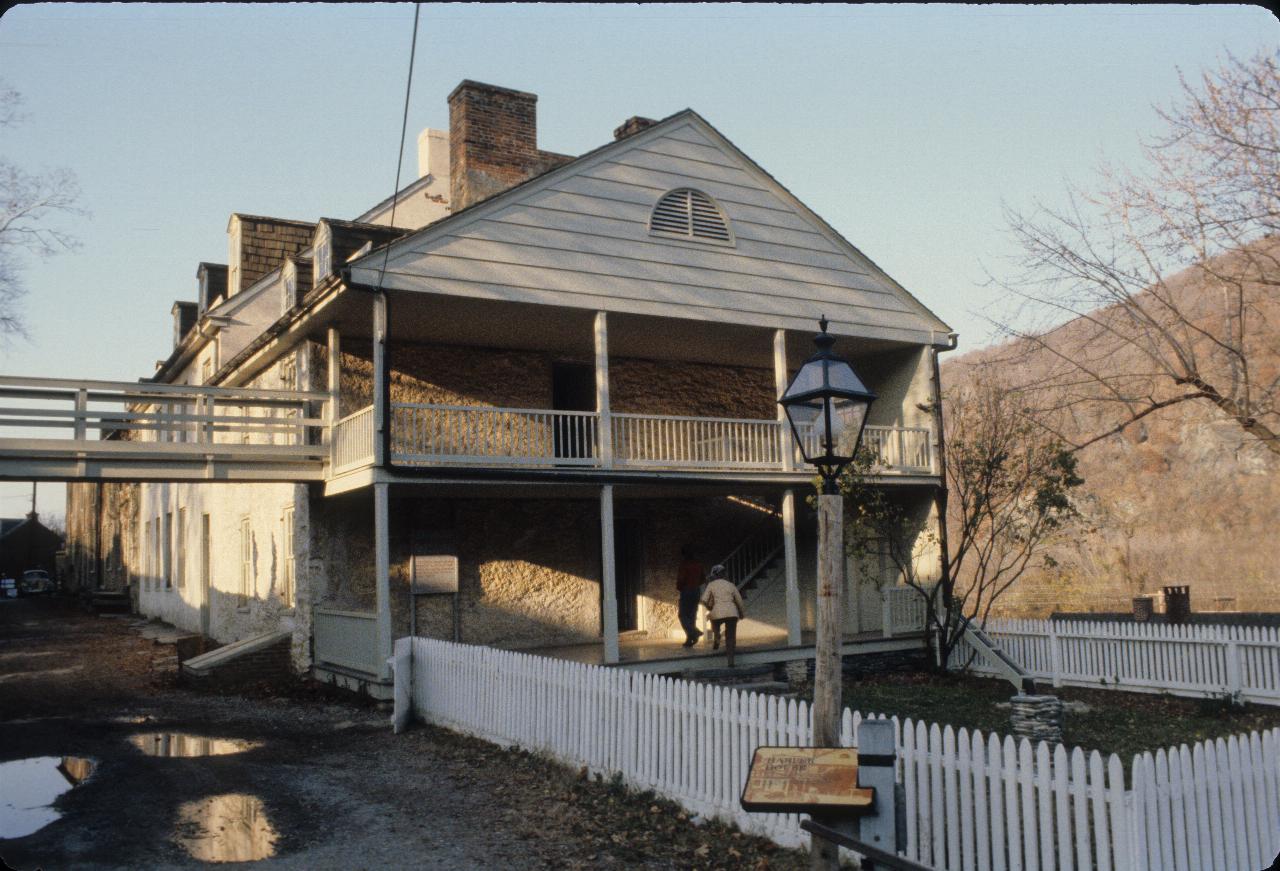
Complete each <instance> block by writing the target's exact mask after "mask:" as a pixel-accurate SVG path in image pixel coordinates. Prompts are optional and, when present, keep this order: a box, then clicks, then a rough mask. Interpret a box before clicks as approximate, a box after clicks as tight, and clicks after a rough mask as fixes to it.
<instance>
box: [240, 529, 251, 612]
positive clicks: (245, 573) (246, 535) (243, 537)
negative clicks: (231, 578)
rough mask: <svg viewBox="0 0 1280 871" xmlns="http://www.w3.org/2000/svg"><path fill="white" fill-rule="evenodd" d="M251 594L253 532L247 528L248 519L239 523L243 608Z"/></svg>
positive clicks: (241, 598) (241, 600) (241, 603)
mask: <svg viewBox="0 0 1280 871" xmlns="http://www.w3.org/2000/svg"><path fill="white" fill-rule="evenodd" d="M252 594H253V532H252V530H251V529H250V528H249V518H248V517H245V518H243V519H242V520H241V521H240V596H239V602H240V605H241V606H242V607H243V606H244V605H247V604H249V597H250V596H251V595H252Z"/></svg>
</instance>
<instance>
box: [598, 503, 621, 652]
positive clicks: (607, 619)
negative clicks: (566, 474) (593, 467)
mask: <svg viewBox="0 0 1280 871" xmlns="http://www.w3.org/2000/svg"><path fill="white" fill-rule="evenodd" d="M613 556H614V551H613V485H612V484H605V485H604V486H603V487H601V488H600V599H601V607H600V610H601V612H602V615H603V616H602V617H601V619H602V621H603V623H604V625H603V626H602V627H601V631H602V634H603V635H604V661H605V662H606V663H614V662H617V661H618V580H617V571H616V567H615V566H614V561H613Z"/></svg>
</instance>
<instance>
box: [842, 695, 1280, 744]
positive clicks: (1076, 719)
mask: <svg viewBox="0 0 1280 871" xmlns="http://www.w3.org/2000/svg"><path fill="white" fill-rule="evenodd" d="M1048 691H1050V692H1052V693H1053V694H1054V695H1057V696H1059V697H1060V698H1061V699H1063V701H1066V702H1083V703H1084V704H1085V705H1087V706H1088V708H1089V709H1088V710H1087V711H1078V710H1067V711H1066V712H1064V714H1063V732H1064V740H1065V742H1066V744H1067V746H1069V747H1074V746H1079V747H1082V748H1084V749H1085V750H1086V751H1087V750H1098V751H1100V752H1101V753H1103V754H1104V755H1106V754H1108V753H1118V754H1120V758H1121V759H1122V760H1123V761H1124V762H1125V766H1126V767H1128V763H1129V760H1130V758H1131V757H1132V756H1133V755H1134V754H1135V753H1140V752H1142V751H1145V750H1151V751H1154V750H1157V749H1158V748H1161V747H1176V746H1177V745H1179V744H1191V743H1194V742H1196V741H1204V740H1206V739H1209V738H1225V737H1227V736H1229V735H1235V734H1238V733H1241V732H1249V731H1251V730H1258V731H1261V730H1263V729H1270V728H1274V727H1276V726H1280V707H1272V706H1267V705H1247V706H1245V707H1244V708H1235V709H1233V708H1231V707H1229V706H1227V705H1225V704H1223V703H1221V702H1218V701H1217V700H1214V699H1183V698H1175V697H1173V696H1167V695H1148V694H1143V693H1126V692H1119V691H1116V690H1089V689H1079V688H1075V687H1062V688H1060V689H1057V690H1048ZM1013 694H1014V690H1013V687H1012V686H1010V685H1009V684H1008V683H1005V682H1004V681H997V680H990V679H987V678H977V677H962V676H955V677H944V676H939V675H933V674H917V673H894V674H883V675H876V676H873V677H863V678H857V679H852V678H850V679H846V681H845V685H844V704H845V706H846V707H849V708H852V709H853V710H856V711H861V712H863V713H877V714H886V715H889V716H893V715H895V714H896V715H897V716H898V717H899V718H905V717H910V718H911V719H913V720H923V721H925V722H927V723H939V724H950V725H952V726H954V727H956V728H957V729H958V728H960V727H962V726H963V727H964V728H967V729H969V730H973V729H981V730H982V732H983V733H989V732H996V733H999V734H1001V735H1007V734H1009V731H1010V730H1009V709H1008V708H1007V707H1005V708H1001V707H997V705H999V704H1001V703H1007V702H1008V701H1009V698H1010V697H1011V696H1012V695H1013Z"/></svg>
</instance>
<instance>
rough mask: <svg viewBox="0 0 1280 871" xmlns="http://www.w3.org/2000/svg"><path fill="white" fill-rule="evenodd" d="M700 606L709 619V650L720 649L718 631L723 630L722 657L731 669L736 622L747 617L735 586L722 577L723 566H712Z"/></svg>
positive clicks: (736, 636)
mask: <svg viewBox="0 0 1280 871" xmlns="http://www.w3.org/2000/svg"><path fill="white" fill-rule="evenodd" d="M708 577H709V578H710V581H709V583H708V584H707V589H706V591H705V592H704V593H703V594H702V604H703V605H704V606H706V609H707V611H708V612H710V613H709V614H708V616H709V617H710V618H711V638H712V642H711V649H712V650H719V649H720V630H721V628H723V629H724V655H725V659H726V660H727V661H728V665H729V667H730V668H733V652H734V648H735V647H736V646H737V641H738V621H739V620H741V619H742V618H744V617H746V616H747V610H746V608H745V607H744V606H743V604H742V594H741V593H739V592H738V586H737V584H735V583H733V581H730V580H729V579H728V578H726V577H725V576H724V566H712V567H711V572H710V574H709V576H708Z"/></svg>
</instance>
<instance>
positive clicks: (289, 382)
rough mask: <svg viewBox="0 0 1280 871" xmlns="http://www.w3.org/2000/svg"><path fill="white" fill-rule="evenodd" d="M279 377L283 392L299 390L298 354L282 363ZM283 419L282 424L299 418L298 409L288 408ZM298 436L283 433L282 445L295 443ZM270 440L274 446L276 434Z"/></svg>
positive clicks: (288, 357)
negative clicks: (295, 437)
mask: <svg viewBox="0 0 1280 871" xmlns="http://www.w3.org/2000/svg"><path fill="white" fill-rule="evenodd" d="M278 375H279V377H280V388H281V389H282V390H297V389H298V357H297V355H296V354H289V355H287V356H286V357H284V359H282V360H281V361H280V366H279V370H278ZM281 417H283V418H284V420H280V421H278V422H279V423H281V424H283V423H285V422H286V421H289V420H293V419H296V418H297V417H298V409H296V408H286V409H285V410H284V414H283V415H281ZM298 434H299V433H298V432H297V431H296V430H284V431H282V433H281V435H282V436H283V438H282V439H281V443H282V444H286V445H288V444H293V443H294V441H295V439H294V436H295V435H298ZM269 438H270V439H271V442H272V443H273V444H274V443H275V440H276V439H275V434H274V433H272V434H271V436H269ZM299 443H300V442H299Z"/></svg>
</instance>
